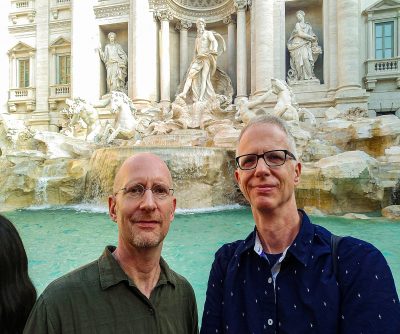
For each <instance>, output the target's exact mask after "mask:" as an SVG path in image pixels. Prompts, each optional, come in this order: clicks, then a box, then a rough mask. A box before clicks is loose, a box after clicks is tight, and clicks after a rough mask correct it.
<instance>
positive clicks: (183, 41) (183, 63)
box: [176, 20, 192, 82]
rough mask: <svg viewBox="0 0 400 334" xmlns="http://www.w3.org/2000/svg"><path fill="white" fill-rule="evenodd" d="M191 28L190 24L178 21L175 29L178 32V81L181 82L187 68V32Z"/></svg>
mask: <svg viewBox="0 0 400 334" xmlns="http://www.w3.org/2000/svg"><path fill="white" fill-rule="evenodd" d="M191 26H192V22H189V21H184V20H182V21H180V22H179V23H178V24H177V25H176V29H177V30H179V63H180V64H179V80H180V81H181V82H182V80H183V77H184V76H185V74H186V71H187V69H188V67H189V59H188V30H189V29H190V27H191Z"/></svg>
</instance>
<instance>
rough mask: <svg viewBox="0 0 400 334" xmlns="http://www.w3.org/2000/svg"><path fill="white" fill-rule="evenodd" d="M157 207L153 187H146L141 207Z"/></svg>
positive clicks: (147, 208) (148, 208)
mask: <svg viewBox="0 0 400 334" xmlns="http://www.w3.org/2000/svg"><path fill="white" fill-rule="evenodd" d="M156 207H157V205H156V201H155V199H154V195H153V192H152V191H151V189H145V191H144V194H143V197H142V201H141V203H140V208H141V209H143V210H154V209H155V208H156Z"/></svg>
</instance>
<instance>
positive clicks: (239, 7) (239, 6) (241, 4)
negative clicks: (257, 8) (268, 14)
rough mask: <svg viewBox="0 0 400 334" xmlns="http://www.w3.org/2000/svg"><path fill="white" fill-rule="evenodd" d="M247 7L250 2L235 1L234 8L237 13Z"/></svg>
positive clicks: (247, 0)
mask: <svg viewBox="0 0 400 334" xmlns="http://www.w3.org/2000/svg"><path fill="white" fill-rule="evenodd" d="M249 6H251V0H235V7H236V8H237V10H238V11H239V10H246V9H247V7H249Z"/></svg>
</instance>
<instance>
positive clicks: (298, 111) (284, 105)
mask: <svg viewBox="0 0 400 334" xmlns="http://www.w3.org/2000/svg"><path fill="white" fill-rule="evenodd" d="M271 94H275V95H276V96H277V102H276V104H275V107H274V111H273V113H272V114H273V115H275V116H278V117H281V118H282V119H284V120H286V121H292V122H295V123H298V122H299V120H300V119H299V118H301V119H304V118H305V116H306V115H307V117H308V118H309V120H310V123H311V124H312V125H315V124H316V121H315V117H314V115H313V114H312V113H311V112H309V111H308V110H307V109H305V108H299V105H298V103H297V102H296V99H295V96H294V94H293V91H292V89H291V88H290V87H289V86H288V84H287V83H286V82H285V81H284V80H279V79H275V78H272V79H271V88H270V89H269V90H268V91H267V92H266V93H265V94H264V95H262V96H260V97H258V98H257V99H255V100H253V101H250V102H249V101H247V100H242V101H240V102H239V105H238V107H239V110H238V112H237V114H236V119H237V120H239V119H240V120H242V121H243V122H244V123H246V124H247V123H248V122H249V121H250V119H252V118H253V117H255V116H259V115H262V114H265V111H264V110H263V109H262V108H259V109H256V107H258V106H259V105H261V104H262V103H265V102H266V101H267V99H268V98H269V97H270V96H271Z"/></svg>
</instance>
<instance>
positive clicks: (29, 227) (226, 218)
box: [5, 208, 400, 317]
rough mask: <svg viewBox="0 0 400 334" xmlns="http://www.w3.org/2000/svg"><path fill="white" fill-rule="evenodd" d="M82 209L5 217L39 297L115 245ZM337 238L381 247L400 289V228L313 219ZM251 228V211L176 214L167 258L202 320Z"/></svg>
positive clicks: (103, 217) (111, 227) (98, 217)
mask: <svg viewBox="0 0 400 334" xmlns="http://www.w3.org/2000/svg"><path fill="white" fill-rule="evenodd" d="M95 211H97V212H91V211H85V210H82V209H79V208H72V209H71V208H70V209H67V208H57V209H56V208H55V209H51V208H50V209H41V210H22V211H15V212H9V213H6V214H5V215H6V216H7V217H8V218H9V219H11V221H12V222H14V224H15V225H16V227H17V229H18V231H19V232H20V234H21V237H22V240H23V242H24V245H25V248H26V250H27V253H28V259H29V271H30V275H31V277H32V278H33V281H34V284H35V286H36V288H37V290H38V292H39V293H40V292H42V291H43V289H44V288H45V287H46V286H47V284H48V283H50V282H51V281H52V280H54V279H55V278H58V277H59V276H61V275H63V274H65V273H67V272H69V271H71V270H72V269H75V268H77V267H78V266H80V265H83V264H86V263H88V262H91V261H93V260H95V259H96V258H98V257H99V256H100V254H101V253H102V251H103V249H104V247H105V245H110V244H113V245H115V244H116V240H117V226H116V224H115V223H114V222H112V221H111V220H110V219H109V218H108V215H107V213H105V212H104V210H95ZM312 221H313V222H314V223H316V224H320V225H322V226H324V227H326V228H328V229H330V230H331V231H332V232H333V233H335V234H338V235H352V236H354V237H356V238H360V239H364V240H366V241H369V242H371V243H373V244H374V245H375V246H376V247H378V248H379V249H380V250H381V251H382V253H383V254H384V256H385V257H386V259H387V261H388V262H389V265H390V267H391V269H392V272H393V275H394V278H395V281H396V286H397V290H398V291H399V289H400V246H399V243H400V223H398V222H397V223H396V222H391V221H389V220H385V219H382V218H374V219H371V220H349V219H344V218H338V217H332V216H330V217H312ZM252 229H253V219H252V216H251V212H250V211H249V209H245V208H241V209H233V210H225V211H217V212H197V213H189V212H184V213H180V214H177V215H176V217H175V220H174V222H173V223H172V225H171V230H170V232H169V234H168V236H167V238H166V240H165V242H164V248H163V257H164V258H165V259H166V260H167V262H168V264H169V265H170V267H171V268H172V269H174V270H175V271H177V272H178V273H180V274H182V275H184V276H185V277H186V278H187V279H188V280H189V281H190V282H191V283H192V285H193V288H194V290H195V293H196V296H197V302H198V307H199V316H200V317H201V314H202V310H203V304H204V299H205V291H206V286H207V280H208V274H209V270H210V266H211V263H212V261H213V258H214V253H215V251H216V250H217V249H218V248H219V247H220V246H221V245H223V244H224V243H226V242H230V241H233V240H237V239H243V238H244V237H246V236H247V235H248V234H249V233H250V232H251V231H252Z"/></svg>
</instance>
